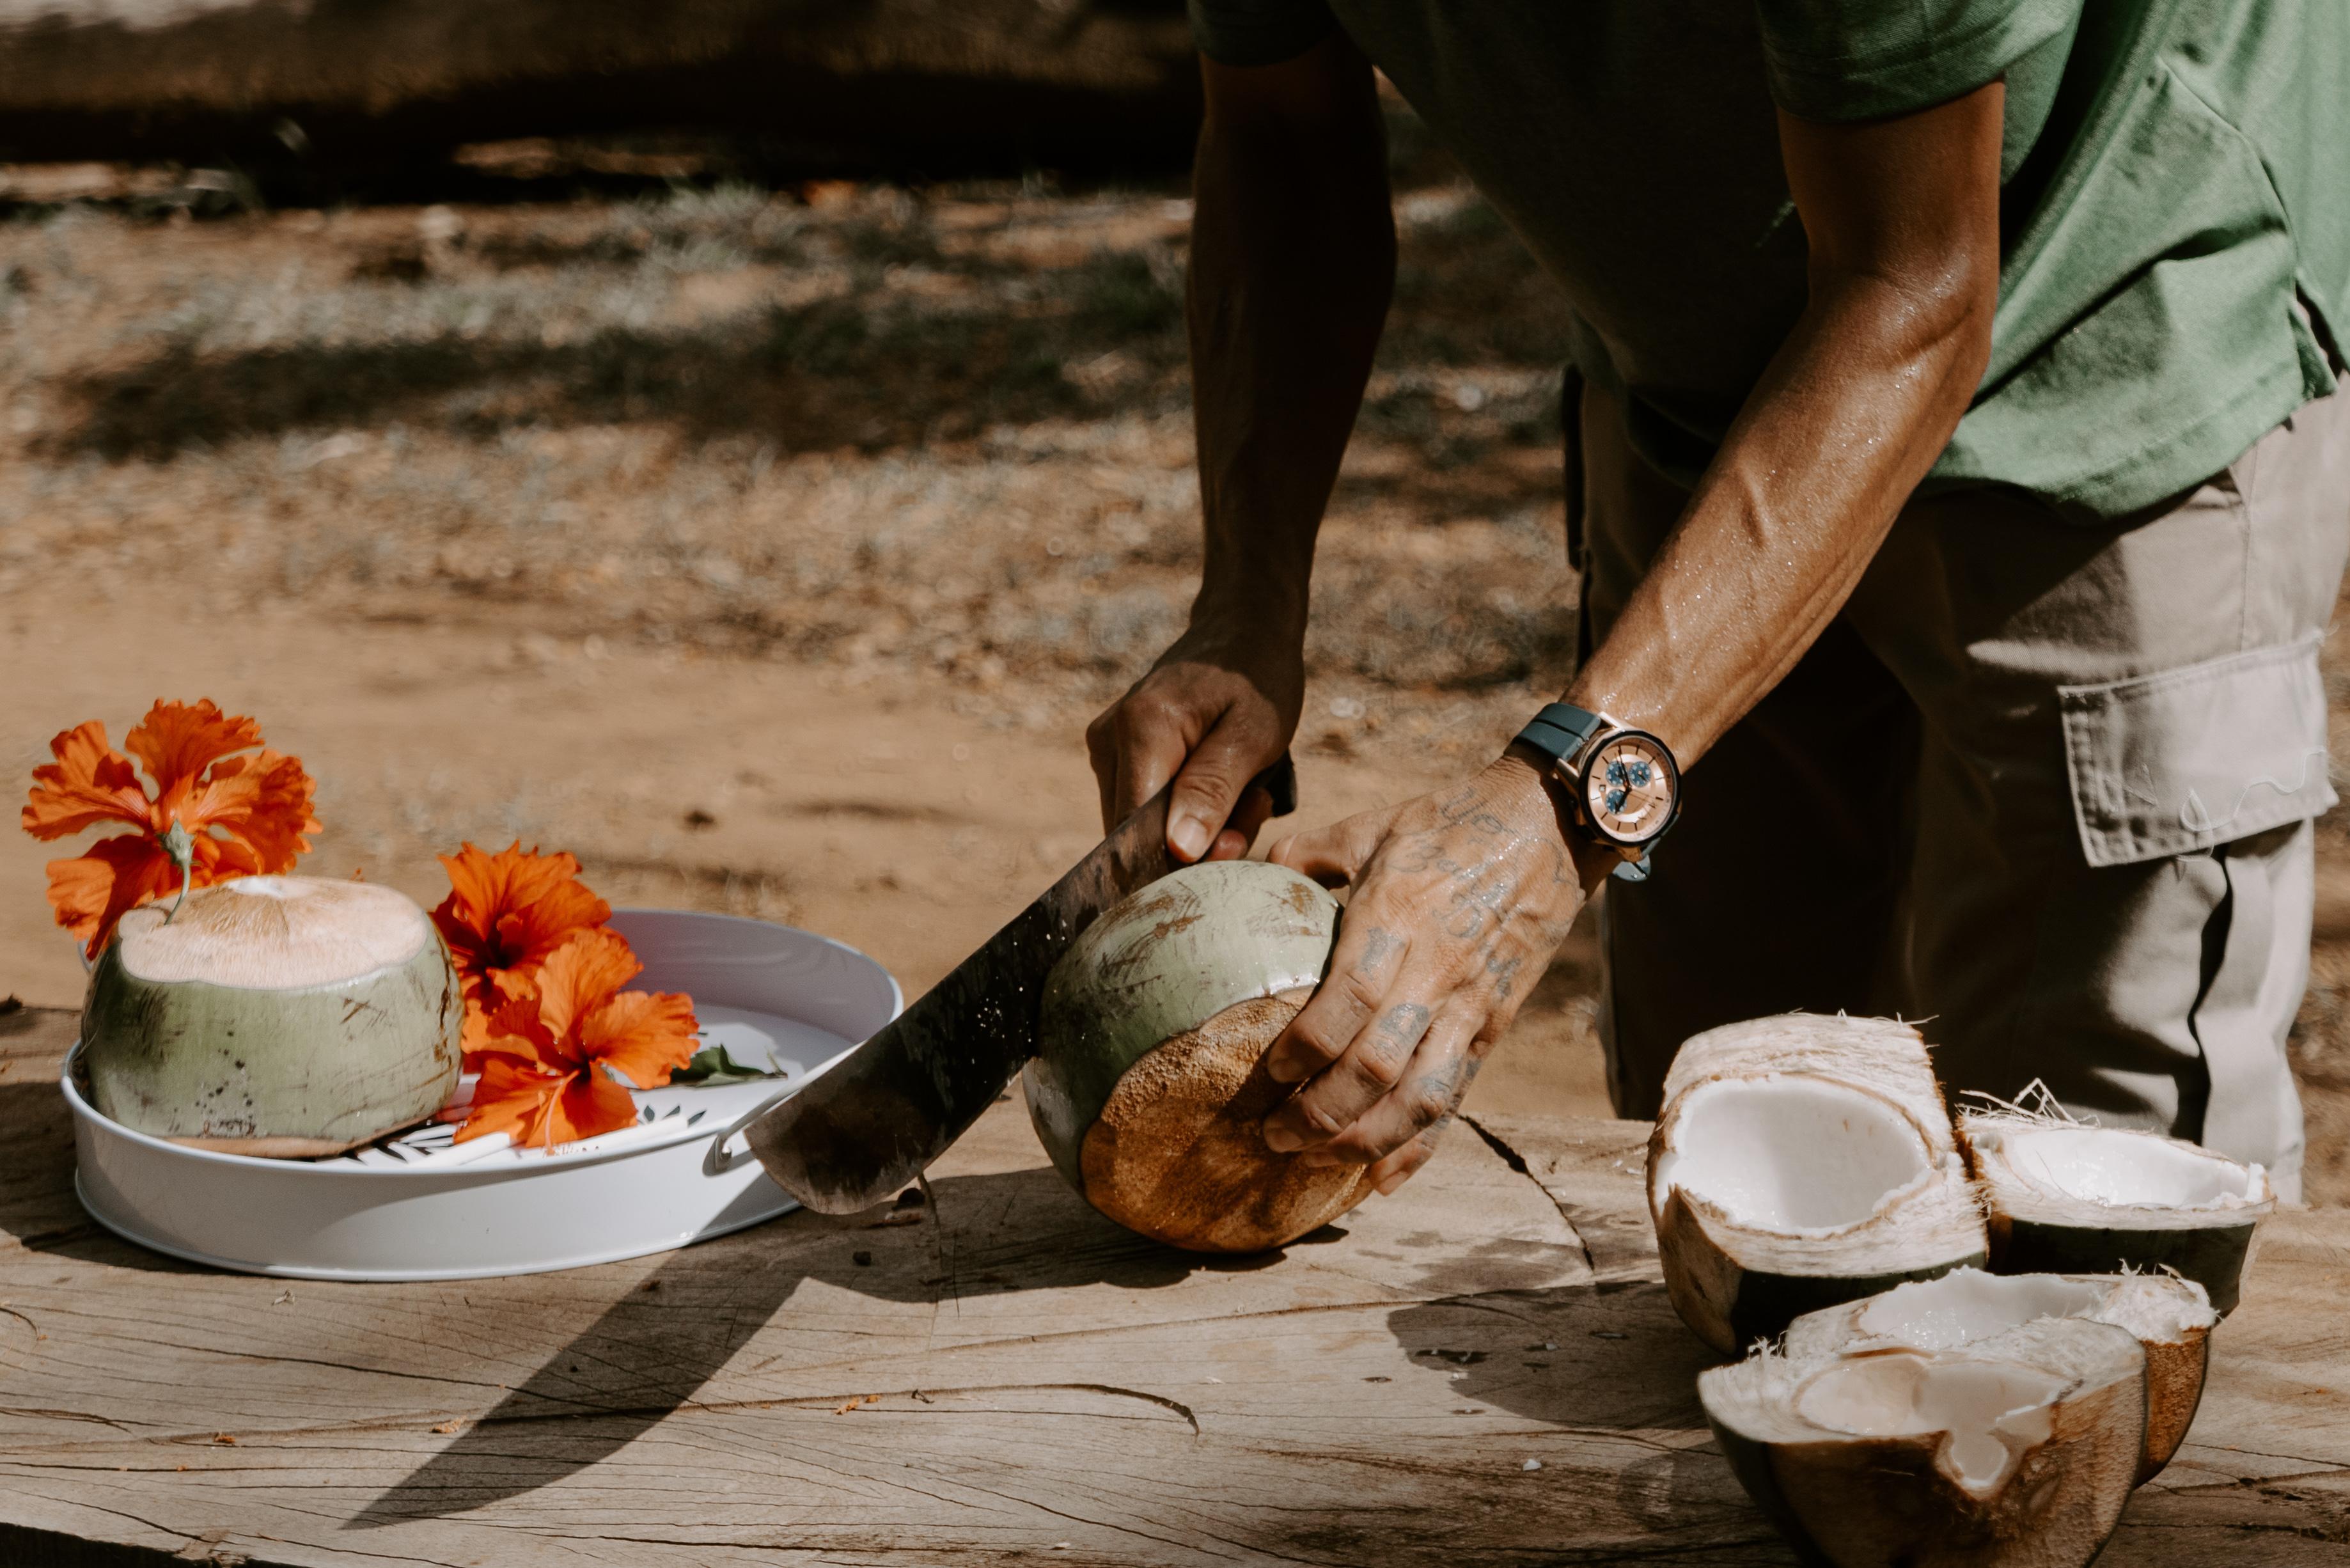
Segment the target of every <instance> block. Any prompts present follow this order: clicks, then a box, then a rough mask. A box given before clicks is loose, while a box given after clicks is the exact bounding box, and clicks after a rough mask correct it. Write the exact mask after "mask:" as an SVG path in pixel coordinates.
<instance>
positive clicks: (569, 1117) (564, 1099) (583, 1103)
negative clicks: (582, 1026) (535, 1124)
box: [547, 1068, 637, 1143]
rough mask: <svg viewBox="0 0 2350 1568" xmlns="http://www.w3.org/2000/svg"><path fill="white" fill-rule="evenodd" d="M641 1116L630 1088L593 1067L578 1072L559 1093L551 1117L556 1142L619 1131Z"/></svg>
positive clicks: (550, 1126) (550, 1124) (550, 1121)
mask: <svg viewBox="0 0 2350 1568" xmlns="http://www.w3.org/2000/svg"><path fill="white" fill-rule="evenodd" d="M636 1119H637V1102H636V1100H635V1098H634V1097H633V1096H630V1095H629V1091H628V1090H626V1089H624V1088H622V1087H620V1085H618V1084H616V1083H614V1082H612V1080H611V1079H609V1078H608V1077H606V1076H604V1075H603V1074H601V1073H598V1072H597V1071H595V1070H594V1069H592V1068H591V1069H589V1070H588V1071H587V1072H583V1073H579V1074H577V1075H574V1076H573V1077H572V1079H571V1081H570V1082H569V1083H567V1084H566V1085H564V1086H563V1093H562V1094H560V1095H558V1096H556V1101H555V1104H554V1106H552V1107H551V1111H550V1114H549V1116H548V1117H547V1121H548V1124H549V1128H550V1130H551V1132H552V1134H553V1141H554V1142H556V1143H569V1142H571V1141H572V1140H573V1139H574V1138H583V1137H595V1136H596V1135H597V1134H598V1133H608V1132H617V1131H619V1129H620V1128H622V1127H629V1126H631V1125H633V1124H634V1123H635V1121H636Z"/></svg>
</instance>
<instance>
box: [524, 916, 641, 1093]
mask: <svg viewBox="0 0 2350 1568" xmlns="http://www.w3.org/2000/svg"><path fill="white" fill-rule="evenodd" d="M644 967H645V966H644V965H642V964H640V963H639V962H638V961H637V955H636V954H635V953H633V952H631V951H630V950H629V944H628V940H627V939H625V938H623V937H622V936H621V935H620V934H619V932H618V931H613V930H608V929H605V928H603V927H601V926H596V927H591V928H589V929H586V930H581V931H574V932H573V933H572V934H571V936H570V938H569V939H568V940H566V941H565V942H564V944H563V945H562V946H561V947H559V948H557V949H556V950H555V951H554V952H553V953H552V954H551V955H549V957H548V958H547V961H546V962H545V963H544V964H542V965H540V966H539V971H538V975H537V986H538V1021H539V1023H540V1025H541V1026H542V1027H543V1028H545V1029H546V1033H547V1034H548V1036H549V1037H550V1038H552V1039H555V1040H558V1041H563V1042H565V1043H566V1044H568V1045H569V1046H570V1048H571V1049H573V1050H575V1051H578V1052H579V1054H580V1057H581V1059H582V1060H584V1059H585V1058H586V1052H585V1051H584V1050H581V1048H580V1046H579V1044H578V1038H577V1036H578V1028H579V1023H580V1021H581V1020H583V1019H584V1018H586V1017H587V1014H588V1013H589V1012H593V1011H594V1010H595V1008H596V1006H597V1005H598V1003H600V1002H603V1001H604V1000H605V999H606V998H607V997H608V996H610V995H611V994H612V993H613V992H616V991H618V990H619V989H620V987H622V986H623V985H626V984H627V983H628V982H629V981H631V980H634V979H635V978H636V977H637V976H638V975H639V974H641V973H642V972H643V971H644Z"/></svg>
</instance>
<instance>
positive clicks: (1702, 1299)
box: [1648, 1012, 1988, 1354]
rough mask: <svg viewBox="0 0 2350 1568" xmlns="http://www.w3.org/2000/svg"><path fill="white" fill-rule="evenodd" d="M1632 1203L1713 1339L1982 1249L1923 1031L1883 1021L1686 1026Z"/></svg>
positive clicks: (1688, 1317)
mask: <svg viewBox="0 0 2350 1568" xmlns="http://www.w3.org/2000/svg"><path fill="white" fill-rule="evenodd" d="M1648 1208H1649V1213H1650V1216H1651V1218H1653V1219H1654V1220H1655V1221H1656V1227H1657V1248H1658V1252H1659V1256H1660V1258H1661V1259H1662V1261H1663V1264H1664V1271H1665V1283H1666V1285H1667V1287H1668V1289H1669V1291H1670V1293H1671V1295H1672V1302H1673V1305H1674V1307H1675V1309H1676V1310H1678V1311H1679V1314H1680V1315H1681V1321H1682V1322H1684V1323H1686V1324H1689V1326H1690V1329H1691V1330H1693V1331H1694V1332H1695V1333H1696V1334H1697V1335H1698V1337H1699V1338H1700V1339H1702V1340H1704V1341H1705V1342H1706V1343H1707V1344H1708V1345H1711V1346H1713V1348H1714V1349H1716V1350H1718V1351H1721V1352H1722V1353H1724V1354H1731V1353H1734V1352H1735V1351H1736V1350H1738V1349H1739V1348H1740V1347H1741V1346H1742V1345H1748V1344H1751V1343H1752V1342H1753V1341H1754V1340H1756V1339H1758V1338H1763V1337H1767V1336H1769V1335H1772V1334H1777V1333H1779V1332H1780V1331H1781V1330H1782V1329H1783V1328H1785V1327H1786V1326H1787V1324H1789V1323H1790V1322H1791V1321H1793V1320H1794V1318H1795V1317H1797V1316H1799V1315H1800V1314H1804V1313H1807V1312H1812V1311H1815V1310H1817V1309H1819V1308H1821V1307H1825V1306H1832V1305H1834V1304H1835V1303H1839V1302H1846V1301H1852V1300H1855V1299H1857V1298H1859V1297H1861V1296H1866V1295H1874V1294H1876V1293H1877V1292H1879V1291H1883V1290H1887V1289H1889V1288H1890V1287H1892V1286H1894V1285H1897V1284H1899V1283H1901V1282H1904V1281H1906V1280H1913V1279H1929V1278H1931V1277H1933V1276H1934V1275H1937V1274H1940V1273H1944V1272H1948V1271H1950V1270H1951V1269H1954V1268H1958V1267H1960V1266H1962V1265H1965V1264H1980V1263H1981V1262H1984V1260H1985V1257H1986V1253H1987V1249H1988V1242H1987V1239H1986V1237H1985V1235H1984V1231H1983V1221H1982V1215H1981V1211H1980V1210H1979V1209H1978V1208H1977V1206H1976V1201H1975V1197H1974V1191H1973V1188H1972V1185H1971V1184H1970V1181H1969V1179H1968V1177H1967V1171H1966V1166H1965V1162H1964V1160H1963V1158H1961V1157H1960V1152H1959V1148H1958V1145H1957V1141H1956V1139H1955V1137H1953V1135H1952V1133H1951V1129H1950V1113H1949V1111H1948V1109H1947V1108H1946V1107H1945V1106H1944V1105H1943V1102H1942V1096H1941V1090H1940V1089H1939V1087H1938V1086H1937V1085H1936V1084H1935V1082H1934V1072H1933V1068H1932V1067H1931V1066H1930V1065H1929V1064H1928V1062H1927V1060H1926V1047H1925V1043H1924V1042H1923V1041H1922V1040H1920V1039H1919V1038H1918V1032H1917V1031H1916V1030H1915V1029H1912V1028H1911V1027H1909V1025H1908V1024H1906V1023H1898V1022H1897V1021H1894V1020H1889V1019H1881V1018H1847V1017H1844V1016H1841V1015H1839V1016H1836V1017H1833V1018H1831V1017H1824V1016H1820V1015H1817V1014H1813V1013H1802V1012H1791V1013H1784V1014H1782V1015H1780V1016H1778V1017H1774V1018H1761V1019H1755V1020H1752V1021H1751V1022H1749V1023H1731V1024H1725V1025H1723V1026H1722V1027H1721V1028H1719V1029H1711V1030H1708V1031H1707V1032H1706V1033H1702V1034H1700V1035H1697V1036H1695V1037H1694V1038H1692V1039H1691V1040H1690V1041H1689V1043H1688V1044H1685V1045H1683V1046H1682V1047H1681V1050H1680V1054H1679V1055H1678V1056H1676V1057H1675V1058H1674V1060H1673V1065H1672V1070H1671V1071H1670V1072H1669V1074H1668V1075H1667V1076H1666V1079H1665V1108H1664V1114H1663V1115H1662V1116H1660V1117H1659V1118H1658V1121H1657V1126H1656V1130H1655V1132H1654V1134H1653V1135H1652V1136H1651V1137H1650V1139H1649V1142H1648Z"/></svg>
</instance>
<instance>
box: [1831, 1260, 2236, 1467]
mask: <svg viewBox="0 0 2350 1568" xmlns="http://www.w3.org/2000/svg"><path fill="white" fill-rule="evenodd" d="M2048 1317H2082V1318H2087V1319H2089V1320H2090V1321H2091V1322H2094V1323H2107V1324H2113V1325H2114V1326H2115V1327H2116V1328H2121V1329H2126V1330H2127V1331H2128V1332H2129V1333H2130V1334H2134V1335H2136V1336H2137V1342H2138V1347H2139V1349H2140V1350H2142V1351H2143V1352H2144V1353H2145V1355H2146V1410H2147V1416H2146V1442H2145V1446H2144V1448H2143V1449H2142V1450H2141V1452H2140V1455H2139V1460H2138V1471H2137V1482H2138V1484H2140V1485H2143V1484H2145V1483H2146V1482H2147V1481H2148V1480H2152V1479H2153V1478H2154V1477H2155V1476H2156V1475H2157V1474H2158V1472H2159V1471H2160V1470H2161V1469H2162V1467H2163V1466H2165V1465H2167V1464H2168V1463H2169V1462H2170V1456H2171V1455H2173V1454H2175V1453H2177V1452H2178V1445H2179V1444H2180V1443H2181V1442H2183V1441H2184V1440H2185V1439H2186V1437H2187V1428H2189V1426H2191V1425H2192V1424H2193V1423H2194V1420H2195V1410H2196V1407H2197V1406H2198V1405H2199V1404H2200V1403H2201V1402H2202V1399H2203V1377H2204V1374H2205V1372H2206V1370H2207V1369H2208V1367H2209V1365H2210V1349H2211V1329H2212V1325H2214V1324H2217V1323H2218V1322H2219V1321H2220V1319H2219V1314H2216V1313H2214V1312H2213V1311H2212V1310H2211V1302H2210V1297H2208V1296H2206V1295H2205V1294H2204V1293H2203V1287H2202V1286H2201V1285H2199V1284H2197V1283H2196V1282H2194V1281H2192V1280H2185V1279H2180V1278H2179V1277H2178V1276H2177V1275H2175V1274H1987V1273H1984V1272H1982V1271H1981V1270H1980V1269H1953V1270H1952V1271H1951V1272H1949V1273H1947V1274H1944V1275H1942V1276H1941V1277H1940V1278H1939V1279H1934V1280H1924V1281H1918V1282H1913V1283H1910V1284H1906V1285H1900V1286H1897V1287H1896V1288H1895V1289H1893V1290H1889V1291H1887V1292H1886V1293H1884V1294H1883V1295H1877V1296H1871V1297H1869V1298H1868V1299H1867V1300H1866V1301H1861V1302H1853V1303H1848V1304H1846V1305H1844V1306H1839V1307H1830V1308H1828V1309H1827V1310H1825V1311H1824V1312H1815V1313H1808V1314H1804V1316H1802V1317H1799V1318H1797V1319H1796V1320H1795V1321H1794V1323H1792V1324H1789V1325H1788V1327H1787V1335H1786V1354H1787V1355H1788V1356H1789V1357H1790V1358H1792V1359H1794V1360H1798V1361H1801V1360H1804V1359H1805V1358H1807V1357H1811V1356H1817V1355H1847V1356H1849V1355H1875V1354H1878V1353H1883V1352H1891V1351H1921V1352H1939V1351H1945V1350H1957V1349H1963V1348H1965V1347H1966V1346H1968V1345H1973V1344H1975V1343H1976V1342H1978V1341H1981V1340H1985V1339H1989V1338H1991V1337H1992V1336H1993V1335H1996V1334H2004V1333H2006V1332H2007V1331H2008V1330H2010V1329H2012V1328H2021V1327H2022V1326H2023V1325H2024V1324H2027V1323H2032V1322H2035V1321H2037V1320H2038V1319H2041V1318H2048Z"/></svg>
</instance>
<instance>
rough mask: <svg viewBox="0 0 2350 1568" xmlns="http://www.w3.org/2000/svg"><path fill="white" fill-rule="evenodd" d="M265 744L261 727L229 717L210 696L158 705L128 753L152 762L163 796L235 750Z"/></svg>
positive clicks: (135, 732) (133, 735) (129, 738)
mask: <svg viewBox="0 0 2350 1568" xmlns="http://www.w3.org/2000/svg"><path fill="white" fill-rule="evenodd" d="M259 744H261V726H260V725H259V724H257V723H255V722H254V721H253V720H251V719H247V718H244V717H241V716H237V715H232V714H227V713H224V712H222V711H220V708H219V706H218V705H217V704H216V703H214V702H213V700H212V699H211V698H209V697H207V698H204V699H203V700H201V701H196V702H193V703H188V702H165V701H157V702H156V704H155V705H154V706H153V707H152V708H150V709H148V710H147V717H145V718H144V719H141V720H140V722H139V723H138V725H137V726H136V727H135V728H134V729H132V730H131V732H130V733H129V734H127V735H125V736H123V737H122V746H123V749H124V750H125V751H127V752H129V753H130V754H131V755H132V756H134V757H137V758H138V759H139V760H140V762H142V763H146V764H147V772H148V774H149V775H150V776H151V777H152V778H153V779H154V781H155V788H156V791H157V793H158V794H168V793H170V791H171V788H172V785H173V784H178V783H180V782H181V781H182V780H183V779H192V778H194V777H195V776H196V775H197V774H201V773H203V771H204V769H206V768H208V767H210V766H212V764H213V763H216V762H218V761H219V760H220V759H221V758H223V757H225V756H227V755H228V754H229V753H232V752H243V751H249V750H251V749H252V748H253V747H255V746H257V745H259Z"/></svg>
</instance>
